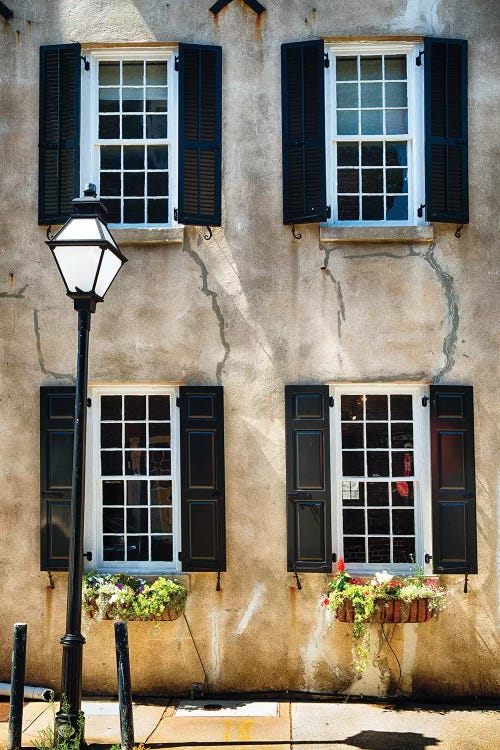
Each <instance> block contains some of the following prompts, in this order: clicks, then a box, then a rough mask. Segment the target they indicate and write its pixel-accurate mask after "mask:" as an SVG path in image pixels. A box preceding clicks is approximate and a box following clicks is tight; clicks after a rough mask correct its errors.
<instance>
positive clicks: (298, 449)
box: [285, 385, 332, 572]
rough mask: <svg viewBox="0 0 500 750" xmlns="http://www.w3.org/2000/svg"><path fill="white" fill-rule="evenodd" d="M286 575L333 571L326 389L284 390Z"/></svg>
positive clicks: (327, 396) (302, 386) (294, 387)
mask: <svg viewBox="0 0 500 750" xmlns="http://www.w3.org/2000/svg"><path fill="white" fill-rule="evenodd" d="M285 420H286V492H287V529H288V570H293V571H295V570H298V571H300V570H302V571H310V572H319V571H325V572H329V571H331V569H332V544H331V533H332V531H331V525H330V504H331V501H330V415H329V395H328V386H326V385H287V386H286V388H285Z"/></svg>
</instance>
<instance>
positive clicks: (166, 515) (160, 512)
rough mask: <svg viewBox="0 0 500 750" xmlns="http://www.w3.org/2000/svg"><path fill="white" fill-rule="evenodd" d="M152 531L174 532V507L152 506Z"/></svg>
mask: <svg viewBox="0 0 500 750" xmlns="http://www.w3.org/2000/svg"><path fill="white" fill-rule="evenodd" d="M151 532H152V533H153V534H154V533H163V534H171V533H172V508H151Z"/></svg>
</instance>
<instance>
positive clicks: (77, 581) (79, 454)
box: [47, 185, 127, 742]
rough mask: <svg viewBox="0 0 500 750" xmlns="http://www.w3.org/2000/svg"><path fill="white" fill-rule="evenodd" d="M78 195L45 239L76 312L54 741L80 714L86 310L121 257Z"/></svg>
mask: <svg viewBox="0 0 500 750" xmlns="http://www.w3.org/2000/svg"><path fill="white" fill-rule="evenodd" d="M84 196H85V197H84V198H75V200H74V201H73V214H72V216H71V217H70V219H68V221H67V222H66V224H64V226H63V227H62V228H61V229H60V230H59V231H58V232H57V233H56V234H55V235H54V236H53V237H51V238H50V239H49V240H48V241H47V245H48V246H49V247H50V249H51V250H52V253H53V255H54V258H55V261H56V263H57V267H58V268H59V271H60V273H61V276H62V278H63V281H64V283H65V285H66V291H67V294H68V297H71V299H72V300H73V301H74V305H75V310H77V312H78V360H77V377H76V409H75V437H74V447H73V476H72V493H71V530H70V545H69V572H68V603H67V610H66V634H65V635H64V636H63V637H62V638H61V643H62V646H63V659H62V677H61V699H62V700H61V708H60V710H59V711H58V712H57V714H56V742H57V741H58V738H62V737H70V736H74V735H75V733H77V732H78V731H79V723H80V715H81V702H82V656H83V644H84V643H85V638H84V637H83V636H82V634H81V632H80V631H81V623H82V601H81V598H82V573H83V519H84V507H85V435H86V427H87V374H88V349H89V331H90V316H91V314H92V313H93V312H95V309H96V304H97V302H102V300H103V298H104V295H105V294H106V292H107V291H108V289H109V287H110V286H111V284H112V282H113V280H114V278H115V276H116V275H117V273H118V271H119V270H120V268H121V267H122V265H123V264H124V263H125V261H126V260H127V259H126V258H125V256H124V255H123V254H122V253H121V252H120V250H119V248H118V246H117V244H116V242H115V241H114V239H113V237H112V236H111V233H110V231H109V229H108V228H107V226H106V224H105V223H104V221H103V219H104V216H105V214H106V213H107V211H106V209H105V207H104V206H103V205H102V203H101V202H100V201H99V200H97V198H96V192H95V185H88V186H87V188H86V190H85V191H84ZM63 701H64V706H63V705H62V703H63ZM82 742H83V734H82Z"/></svg>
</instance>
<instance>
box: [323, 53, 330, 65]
mask: <svg viewBox="0 0 500 750" xmlns="http://www.w3.org/2000/svg"><path fill="white" fill-rule="evenodd" d="M324 55H325V68H329V67H330V58H329V57H328V52H325V53H324Z"/></svg>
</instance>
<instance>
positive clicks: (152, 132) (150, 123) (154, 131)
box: [146, 115, 168, 138]
mask: <svg viewBox="0 0 500 750" xmlns="http://www.w3.org/2000/svg"><path fill="white" fill-rule="evenodd" d="M167 135H168V133H167V117H166V115H146V138H166V137H167Z"/></svg>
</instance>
